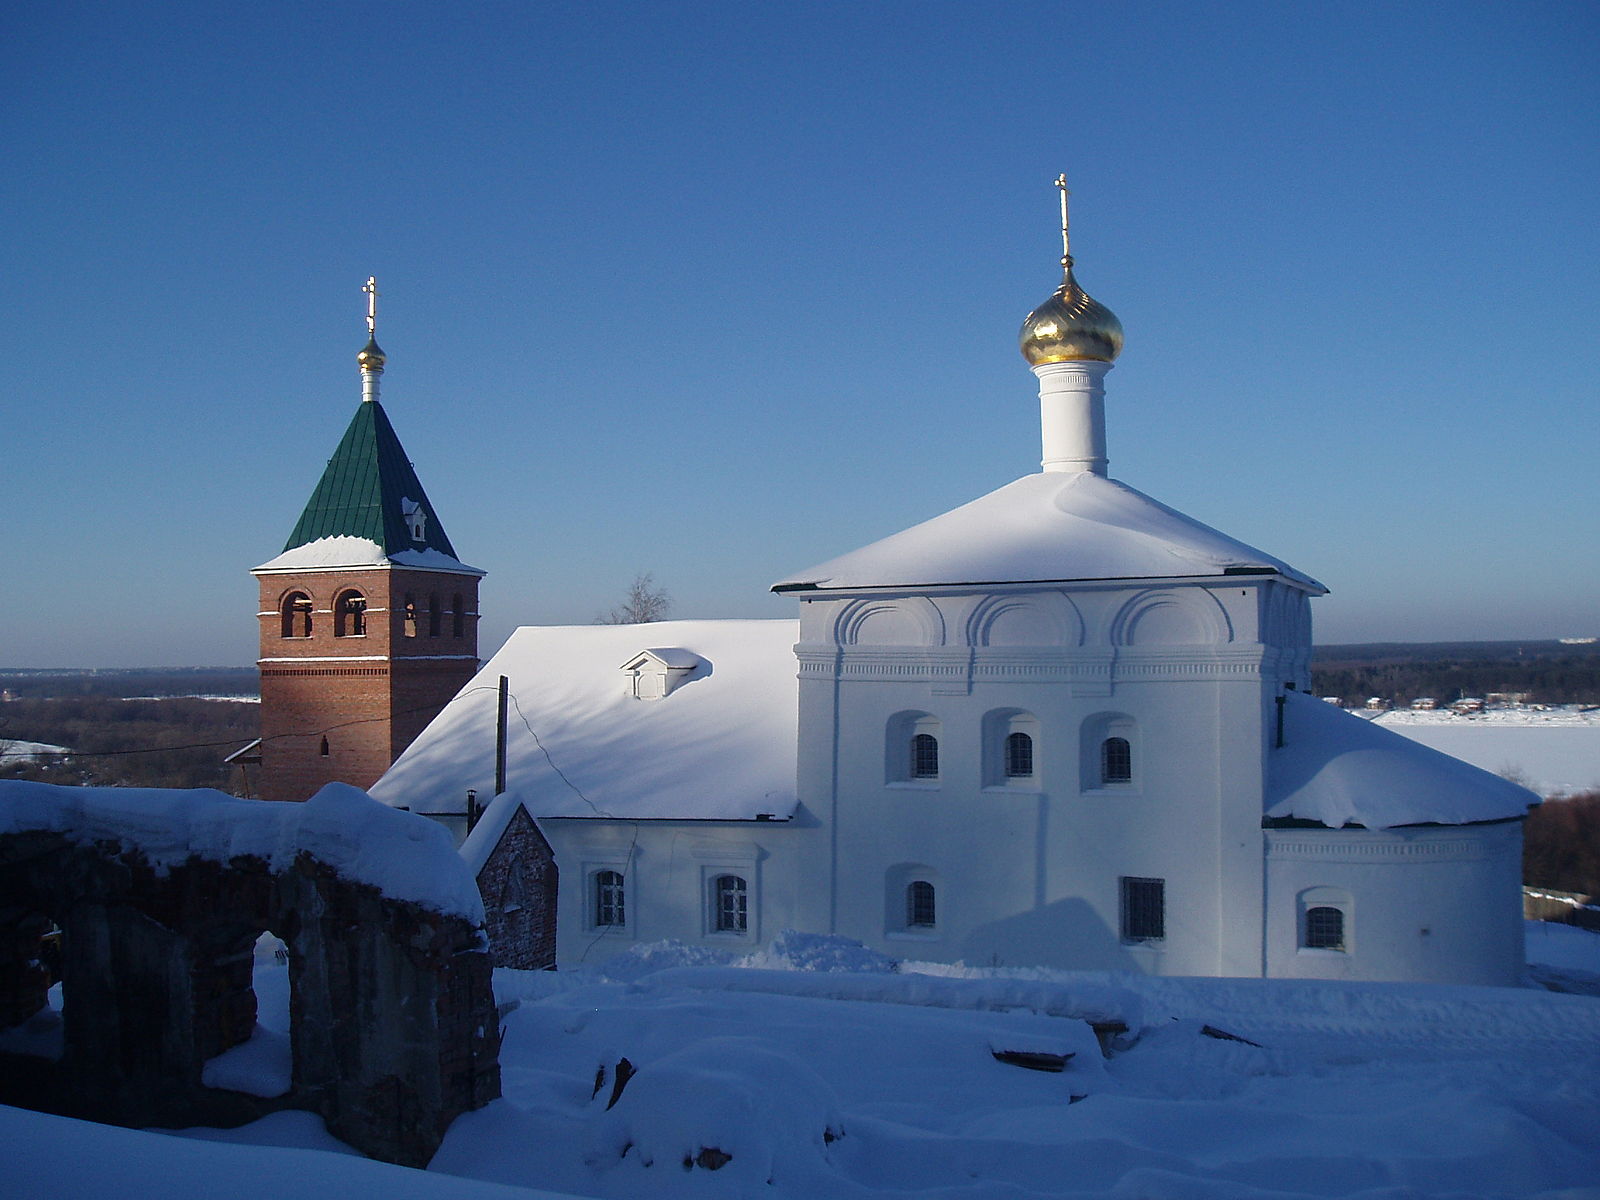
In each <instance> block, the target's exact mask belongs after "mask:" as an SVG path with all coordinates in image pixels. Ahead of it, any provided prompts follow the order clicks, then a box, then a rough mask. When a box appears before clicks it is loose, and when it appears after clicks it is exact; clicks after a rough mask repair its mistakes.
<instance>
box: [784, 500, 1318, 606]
mask: <svg viewBox="0 0 1600 1200" xmlns="http://www.w3.org/2000/svg"><path fill="white" fill-rule="evenodd" d="M1229 571H1236V572H1247V573H1273V574H1278V575H1281V576H1283V577H1284V578H1286V579H1289V580H1291V581H1293V582H1295V583H1297V584H1299V585H1300V586H1302V587H1305V588H1308V589H1310V590H1312V591H1314V592H1317V593H1321V592H1325V591H1326V590H1327V589H1326V588H1324V587H1323V586H1322V585H1321V584H1320V583H1318V582H1317V581H1316V580H1315V579H1312V578H1311V577H1310V576H1309V575H1304V574H1301V573H1300V572H1299V571H1296V570H1295V569H1294V568H1293V567H1291V566H1289V565H1288V564H1287V563H1285V562H1282V561H1280V560H1279V559H1276V558H1273V557H1272V556H1271V555H1270V554H1264V553H1262V552H1261V551H1260V550H1257V549H1255V548H1254V547H1253V546H1247V545H1245V544H1244V543H1243V542H1240V541H1235V540H1234V539H1233V538H1230V537H1228V536H1227V535H1226V534H1222V533H1219V532H1217V531H1216V530H1215V529H1212V528H1211V527H1210V526H1208V525H1202V524H1201V523H1200V522H1199V521H1196V520H1194V519H1192V518H1190V517H1187V516H1185V515H1184V514H1183V513H1180V512H1178V511H1177V510H1176V509H1172V508H1168V507H1167V506H1166V505H1164V504H1161V503H1159V502H1158V501H1155V500H1152V499H1151V498H1150V497H1149V496H1146V495H1145V494H1144V493H1143V492H1139V491H1136V490H1134V489H1133V488H1131V487H1129V486H1128V485H1127V484H1125V483H1119V482H1117V481H1116V480H1114V479H1107V478H1105V477H1104V476H1101V475H1094V474H1091V473H1089V472H1045V473H1042V474H1038V475H1024V476H1023V477H1022V478H1021V479H1018V480H1015V481H1013V482H1011V483H1008V484H1007V485H1006V486H1005V487H1003V488H1000V489H999V490H997V491H993V492H990V493H989V494H988V495H987V496H981V497H979V498H978V499H977V500H974V501H972V502H971V503H970V504H964V505H962V506H961V507H960V508H957V509H952V510H951V511H950V512H947V513H944V514H943V515H942V516H937V517H934V518H933V519H932V520H930V521H924V522H923V523H922V524H920V525H914V526H912V527H911V528H910V529H907V530H903V531H902V532H900V533H896V534H893V535H892V536H890V537H886V538H884V539H883V540H882V541H878V542H873V543H872V544H871V545H869V546H864V547H862V548H861V549H859V550H853V551H851V552H850V553H849V554H845V555H842V556H841V557H839V558H835V559H831V560H830V561H828V562H825V563H822V564H821V565H820V566H816V567H812V568H811V569H810V570H807V571H801V572H799V573H798V574H796V575H792V576H790V577H789V578H787V579H783V580H780V581H779V582H778V583H775V584H774V585H773V590H774V591H787V590H791V589H797V588H819V589H830V590H850V589H855V588H879V587H918V586H920V587H934V586H939V585H951V584H979V583H1032V582H1051V581H1056V580H1095V579H1152V578H1174V577H1179V578H1181V577H1188V576H1196V575H1201V576H1204V575H1222V574H1225V573H1227V572H1229Z"/></svg>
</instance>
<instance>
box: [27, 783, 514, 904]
mask: <svg viewBox="0 0 1600 1200" xmlns="http://www.w3.org/2000/svg"><path fill="white" fill-rule="evenodd" d="M35 830H36V831H41V832H46V833H60V834H64V835H66V836H67V837H69V838H71V839H73V840H74V841H77V842H82V843H84V844H92V843H96V842H114V843H116V844H118V845H120V846H125V847H128V848H130V849H137V850H138V851H139V852H140V853H142V854H143V855H144V856H145V858H146V859H147V860H148V861H149V862H150V864H151V865H152V866H154V867H155V868H156V869H157V870H158V871H165V870H170V869H171V868H172V867H175V866H179V865H181V864H182V863H185V862H187V861H188V860H189V859H190V858H201V859H205V860H208V861H211V862H221V863H226V862H228V861H230V860H231V859H234V858H240V857H253V858H259V859H261V860H262V861H264V862H266V863H267V864H269V865H270V866H272V867H273V868H275V869H279V870H282V869H286V868H288V867H289V866H290V865H292V864H293V862H294V860H295V858H296V857H297V856H298V855H299V854H301V853H302V852H304V853H307V854H310V855H311V856H312V857H313V858H315V859H317V860H318V861H319V862H323V863H326V864H327V865H328V866H330V867H332V868H333V869H334V870H336V871H337V872H339V874H340V875H342V876H344V877H345V878H346V879H351V880H355V881H357V882H360V883H367V884H371V885H372V886H373V887H375V888H377V889H378V890H379V891H380V892H382V893H383V894H384V895H386V896H390V897H393V898H394V899H396V900H410V901H412V902H414V903H417V904H420V905H423V906H424V907H426V908H431V909H434V910H435V911H438V912H444V913H455V914H458V915H460V916H463V917H466V918H467V919H468V920H469V921H472V922H474V923H481V922H482V921H483V900H482V898H481V897H480V896H479V895H478V887H477V884H476V882H475V881H474V879H473V877H472V875H470V874H469V873H467V872H466V871H465V870H464V869H463V867H462V863H461V859H460V858H459V857H458V856H457V854H456V852H455V846H454V845H453V844H452V842H451V840H450V835H449V834H448V833H447V832H446V831H445V830H444V828H443V827H441V826H440V825H438V824H436V823H434V822H433V821H429V820H427V819H426V818H423V817H414V816H408V815H407V814H405V813H397V812H394V811H392V810H390V809H387V808H385V807H384V806H383V805H381V804H375V803H373V801H372V799H371V798H370V797H369V796H367V794H366V793H365V792H362V791H361V790H360V789H358V788H353V787H350V786H349V785H348V784H343V783H330V784H327V785H326V786H324V787H323V788H322V790H321V791H319V792H318V793H317V794H316V795H315V796H313V797H311V799H309V800H307V801H306V802H305V803H303V804H282V803H273V802H271V801H267V800H240V799H238V798H236V797H234V796H230V795H228V794H227V793H226V792H219V791H217V790H215V789H214V788H185V789H177V788H95V787H62V786H59V785H57V784H52V783H33V782H31V781H25V780H14V779H8V780H0V833H20V832H25V831H35Z"/></svg>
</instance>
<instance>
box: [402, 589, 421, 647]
mask: <svg viewBox="0 0 1600 1200" xmlns="http://www.w3.org/2000/svg"><path fill="white" fill-rule="evenodd" d="M401 620H402V621H403V622H404V630H403V632H404V633H405V635H406V637H408V638H414V637H416V636H417V598H416V597H415V596H413V595H412V594H411V593H410V592H407V593H406V603H405V607H404V608H403V609H401Z"/></svg>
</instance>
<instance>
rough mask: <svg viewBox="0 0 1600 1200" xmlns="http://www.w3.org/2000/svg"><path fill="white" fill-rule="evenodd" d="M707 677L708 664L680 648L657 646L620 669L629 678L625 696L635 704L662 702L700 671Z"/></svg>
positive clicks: (694, 654) (639, 654)
mask: <svg viewBox="0 0 1600 1200" xmlns="http://www.w3.org/2000/svg"><path fill="white" fill-rule="evenodd" d="M701 667H705V668H706V670H705V671H701V672H700V673H701V674H702V675H704V674H708V673H709V671H710V668H711V664H710V663H708V662H707V661H706V660H705V659H703V658H701V657H700V656H699V655H698V654H696V653H695V652H694V651H693V650H685V649H683V648H682V647H681V646H657V647H654V648H652V649H649V650H641V651H640V652H639V653H638V654H635V655H634V656H633V657H632V658H630V659H629V660H628V661H627V662H625V663H623V664H622V669H623V670H624V671H626V672H627V674H628V694H629V695H630V696H632V697H633V698H634V699H635V700H663V699H665V698H666V697H667V696H669V695H671V694H672V690H673V689H674V688H675V687H677V686H678V685H679V684H680V683H686V682H688V680H689V679H690V677H691V676H693V675H694V673H695V672H696V671H697V670H699V668H701Z"/></svg>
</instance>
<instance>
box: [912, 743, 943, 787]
mask: <svg viewBox="0 0 1600 1200" xmlns="http://www.w3.org/2000/svg"><path fill="white" fill-rule="evenodd" d="M911 778H913V779H937V778H939V739H938V738H936V737H934V736H933V734H931V733H919V734H916V735H915V736H913V737H912V739H911Z"/></svg>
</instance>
